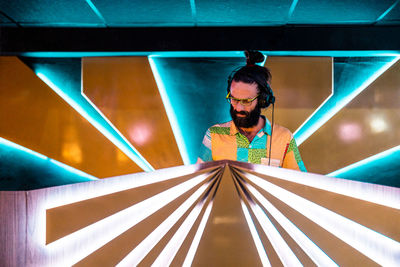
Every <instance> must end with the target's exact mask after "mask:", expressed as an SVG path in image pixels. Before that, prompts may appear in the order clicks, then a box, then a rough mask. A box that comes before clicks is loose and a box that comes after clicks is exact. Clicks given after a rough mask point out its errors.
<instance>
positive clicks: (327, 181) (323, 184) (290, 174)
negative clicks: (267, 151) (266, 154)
mask: <svg viewBox="0 0 400 267" xmlns="http://www.w3.org/2000/svg"><path fill="white" fill-rule="evenodd" d="M252 168H253V170H254V171H255V172H258V173H260V174H268V175H269V176H271V177H272V178H278V179H282V180H286V181H290V182H294V183H297V184H302V185H307V186H311V187H314V188H318V189H322V190H326V191H329V192H333V193H337V194H341V195H344V196H349V197H352V198H357V199H361V200H365V201H369V202H372V203H376V204H379V205H383V206H387V207H391V208H395V209H399V208H400V188H395V187H390V186H384V185H377V184H369V183H363V182H358V181H352V180H346V179H340V178H333V177H327V176H324V175H320V174H313V173H306V172H299V171H295V170H289V169H283V168H277V167H270V166H263V165H258V164H255V165H253V166H252Z"/></svg>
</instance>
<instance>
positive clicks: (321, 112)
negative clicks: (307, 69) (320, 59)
mask: <svg viewBox="0 0 400 267" xmlns="http://www.w3.org/2000/svg"><path fill="white" fill-rule="evenodd" d="M399 59H400V56H396V57H394V58H391V59H390V60H389V61H388V62H387V63H385V64H383V66H382V67H380V68H378V69H377V70H376V71H375V72H373V73H372V75H370V76H369V77H368V78H367V79H366V80H364V81H363V82H362V83H361V84H360V85H359V86H358V87H356V88H341V90H340V91H341V93H340V95H339V94H338V93H337V92H336V90H335V89H333V92H332V94H331V95H330V96H329V97H328V98H327V99H326V100H325V101H324V102H323V103H322V104H321V105H320V106H319V107H318V108H317V109H316V110H315V111H314V112H313V114H312V115H311V116H310V117H308V118H307V120H306V121H305V122H304V123H303V124H302V125H301V126H300V127H299V128H298V129H297V130H296V131H295V132H294V137H295V139H296V142H297V144H298V145H300V144H302V143H303V142H304V141H305V140H306V139H307V138H309V137H310V136H311V135H312V134H313V133H315V132H316V131H317V130H318V129H319V128H320V127H321V126H322V125H324V124H325V123H326V122H327V121H328V120H329V119H331V118H332V117H333V116H334V115H335V114H336V113H337V112H339V111H340V110H341V109H342V108H343V107H344V106H346V105H347V104H348V103H349V102H350V101H351V100H352V99H354V98H355V97H356V96H357V95H358V94H360V93H361V92H362V91H363V90H364V89H365V88H367V87H368V86H369V85H370V84H371V83H373V82H374V81H375V80H376V79H377V78H378V77H379V76H381V75H382V74H383V73H384V72H385V71H387V70H388V69H389V68H390V67H391V66H393V65H394V64H395V63H396V62H397V61H398V60H399ZM336 86H338V85H334V86H333V88H334V87H336Z"/></svg>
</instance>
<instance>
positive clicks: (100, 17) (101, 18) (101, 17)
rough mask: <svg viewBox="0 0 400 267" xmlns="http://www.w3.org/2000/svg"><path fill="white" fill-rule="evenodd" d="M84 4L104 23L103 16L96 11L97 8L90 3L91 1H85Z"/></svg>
mask: <svg viewBox="0 0 400 267" xmlns="http://www.w3.org/2000/svg"><path fill="white" fill-rule="evenodd" d="M86 3H87V4H88V5H89V6H90V8H91V9H92V10H93V12H94V13H95V14H96V15H97V17H99V19H100V20H101V21H102V22H103V23H104V24H107V23H106V20H105V19H104V17H103V15H101V13H100V11H99V10H98V9H97V7H96V6H95V5H94V4H93V3H92V1H91V0H86Z"/></svg>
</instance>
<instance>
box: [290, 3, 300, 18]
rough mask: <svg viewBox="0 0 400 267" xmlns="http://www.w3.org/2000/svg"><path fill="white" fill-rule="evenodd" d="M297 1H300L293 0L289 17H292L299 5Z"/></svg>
mask: <svg viewBox="0 0 400 267" xmlns="http://www.w3.org/2000/svg"><path fill="white" fill-rule="evenodd" d="M297 2H299V0H293V2H292V5H291V6H290V9H289V13H288V19H290V18H291V17H292V15H293V12H294V9H295V8H296V6H297Z"/></svg>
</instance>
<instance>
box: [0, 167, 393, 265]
mask: <svg viewBox="0 0 400 267" xmlns="http://www.w3.org/2000/svg"><path fill="white" fill-rule="evenodd" d="M0 200H1V202H0V203H1V204H0V205H1V207H0V208H1V212H0V221H1V230H0V237H1V239H0V242H1V250H0V258H1V259H2V261H3V264H4V265H5V266H70V265H73V264H76V265H77V266H83V265H86V266H100V265H101V266H114V265H118V266H134V265H137V264H141V265H143V266H148V265H150V264H154V265H155V266H167V265H169V264H170V265H173V266H178V265H179V266H181V265H185V266H187V265H194V266H261V265H272V266H277V265H281V264H283V265H284V266H297V265H299V266H300V265H301V264H303V265H307V266H309V265H311V264H313V265H314V264H316V265H318V266H334V265H345V266H349V265H355V264H356V265H358V266H365V265H376V264H380V265H385V266H388V265H395V264H396V262H397V263H398V262H399V261H400V243H399V240H400V226H399V225H400V212H399V207H400V189H399V188H394V187H387V186H381V185H374V184H367V183H362V182H357V181H350V180H343V179H337V178H331V177H327V176H323V175H316V174H309V173H300V172H296V171H292V170H286V169H279V168H274V167H268V166H262V165H252V164H247V163H239V162H234V161H218V162H209V163H204V164H200V165H189V166H180V167H173V168H168V169H162V170H157V171H153V172H150V173H137V174H132V175H124V176H119V177H112V178H107V179H102V180H96V181H89V182H83V183H77V184H70V185H62V186H56V187H49V188H44V189H37V190H31V191H1V192H0Z"/></svg>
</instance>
